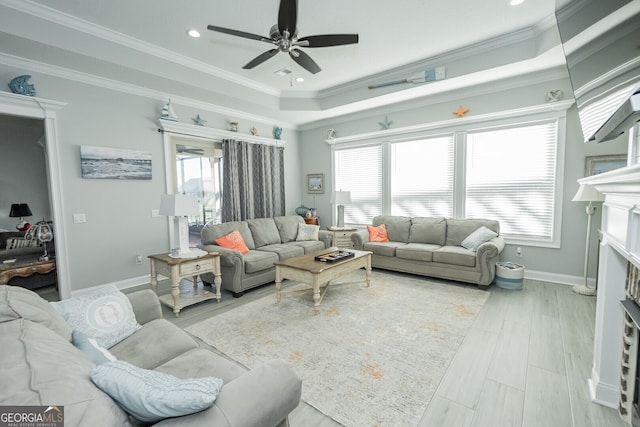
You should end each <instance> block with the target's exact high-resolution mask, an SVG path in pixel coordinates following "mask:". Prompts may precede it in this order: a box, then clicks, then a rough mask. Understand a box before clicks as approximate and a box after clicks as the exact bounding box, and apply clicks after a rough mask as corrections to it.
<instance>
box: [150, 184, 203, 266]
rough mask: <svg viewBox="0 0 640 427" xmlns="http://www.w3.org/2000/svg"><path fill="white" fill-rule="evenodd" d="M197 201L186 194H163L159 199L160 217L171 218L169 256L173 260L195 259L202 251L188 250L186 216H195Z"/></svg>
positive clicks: (187, 221) (187, 222)
mask: <svg viewBox="0 0 640 427" xmlns="http://www.w3.org/2000/svg"><path fill="white" fill-rule="evenodd" d="M198 211H199V208H198V199H196V197H195V196H188V195H186V194H163V195H162V197H161V198H160V215H166V216H172V217H174V218H173V245H172V246H171V248H172V249H171V256H172V257H174V258H195V257H197V256H200V255H202V251H200V250H199V249H198V250H192V249H191V248H189V220H188V218H187V216H189V215H197V214H198Z"/></svg>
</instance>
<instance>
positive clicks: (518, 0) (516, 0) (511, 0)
mask: <svg viewBox="0 0 640 427" xmlns="http://www.w3.org/2000/svg"><path fill="white" fill-rule="evenodd" d="M522 3H524V0H509V5H510V6H517V5H519V4H522Z"/></svg>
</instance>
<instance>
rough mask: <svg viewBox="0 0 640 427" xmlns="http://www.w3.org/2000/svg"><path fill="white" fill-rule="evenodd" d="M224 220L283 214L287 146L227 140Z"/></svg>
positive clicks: (224, 159)
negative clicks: (285, 150) (285, 147)
mask: <svg viewBox="0 0 640 427" xmlns="http://www.w3.org/2000/svg"><path fill="white" fill-rule="evenodd" d="M222 174H223V175H222V183H223V189H222V221H223V222H229V221H243V220H246V219H253V218H270V217H274V216H280V215H284V213H285V202H284V148H282V147H276V146H273V145H265V144H250V143H248V142H245V141H235V140H225V141H224V143H223V168H222Z"/></svg>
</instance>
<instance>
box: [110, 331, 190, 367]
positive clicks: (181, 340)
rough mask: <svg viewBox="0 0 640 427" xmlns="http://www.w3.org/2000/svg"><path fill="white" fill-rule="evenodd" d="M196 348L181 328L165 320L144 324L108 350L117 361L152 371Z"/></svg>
mask: <svg viewBox="0 0 640 427" xmlns="http://www.w3.org/2000/svg"><path fill="white" fill-rule="evenodd" d="M159 337H161V338H162V339H158V338H159ZM197 347H198V344H197V343H196V342H195V340H194V339H193V338H191V336H190V335H189V334H187V333H186V332H185V331H183V330H182V329H181V328H179V327H178V326H176V325H174V324H173V323H171V322H169V321H168V320H166V319H155V320H152V321H150V322H147V323H145V324H144V326H143V327H142V328H140V329H138V330H137V331H136V332H134V333H133V335H131V337H129V338H128V339H126V340H124V341H122V342H120V343H118V344H116V345H114V346H113V347H111V348H110V349H109V351H110V352H111V353H112V354H113V355H114V356H115V357H116V358H118V359H119V360H124V361H127V362H129V363H133V364H134V365H136V366H140V367H141V368H146V369H154V368H156V367H157V366H159V365H162V364H163V363H166V362H167V361H168V360H171V359H173V358H174V357H176V356H178V355H179V354H182V353H184V352H185V351H188V350H191V349H193V348H197Z"/></svg>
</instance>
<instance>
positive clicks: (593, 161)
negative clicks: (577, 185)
mask: <svg viewBox="0 0 640 427" xmlns="http://www.w3.org/2000/svg"><path fill="white" fill-rule="evenodd" d="M625 166H627V155H626V154H613V155H607V156H589V157H586V158H585V162H584V176H591V175H598V174H600V173H604V172H609V171H612V170H614V169H618V168H623V167H625Z"/></svg>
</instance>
